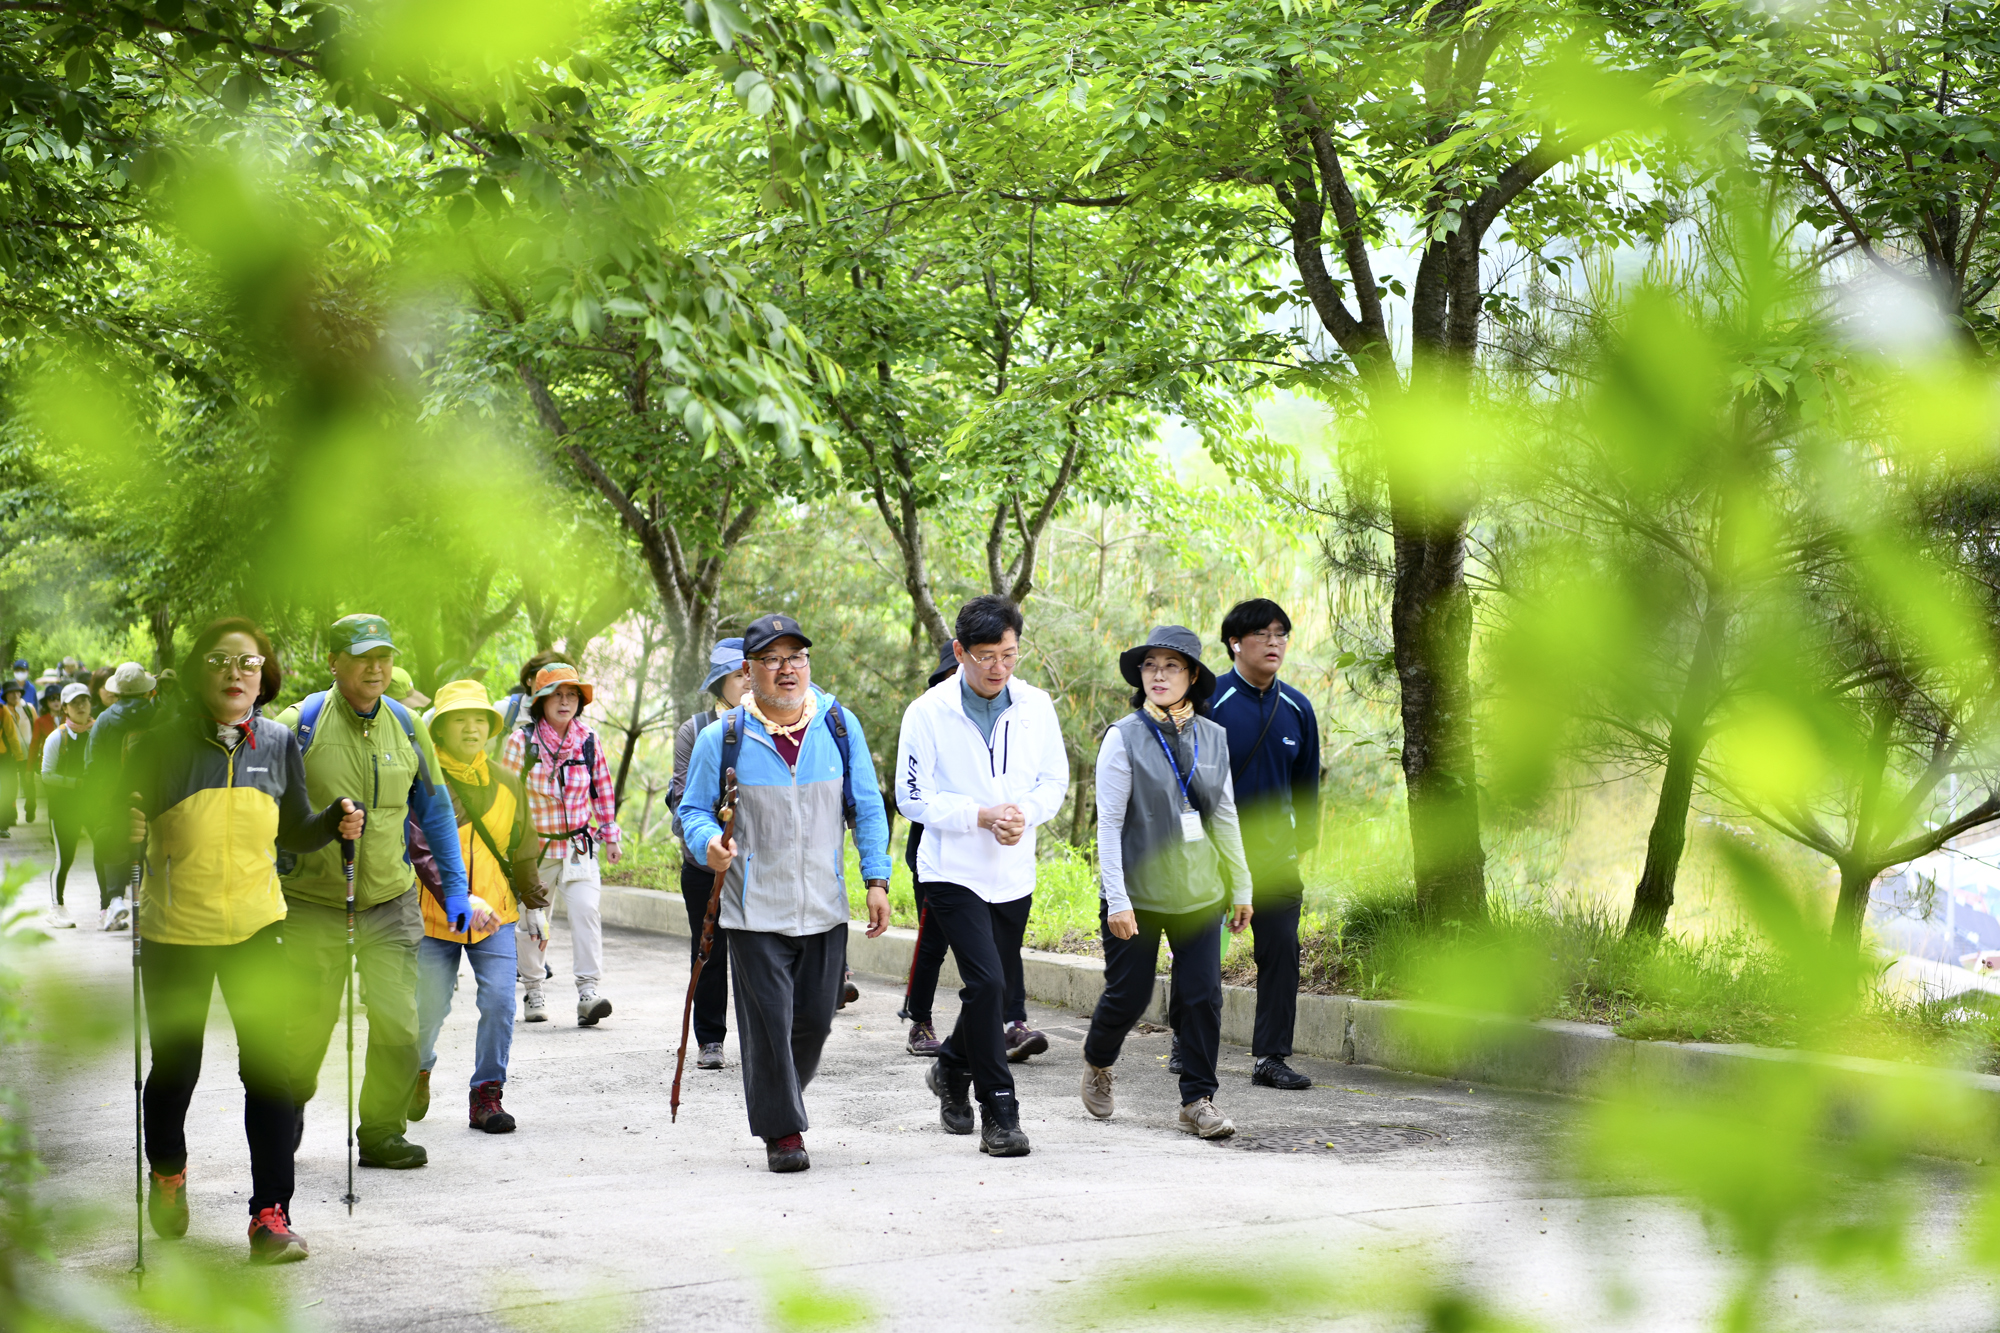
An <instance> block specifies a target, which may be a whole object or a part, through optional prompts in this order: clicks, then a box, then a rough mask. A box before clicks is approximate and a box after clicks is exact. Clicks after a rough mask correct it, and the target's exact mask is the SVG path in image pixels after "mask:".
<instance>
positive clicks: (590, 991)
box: [576, 986, 611, 1028]
mask: <svg viewBox="0 0 2000 1333" xmlns="http://www.w3.org/2000/svg"><path fill="white" fill-rule="evenodd" d="M609 1017H611V1001H609V1000H607V999H605V998H604V997H603V996H602V995H599V994H598V993H597V987H595V986H585V987H583V989H581V990H579V991H578V992H577V993H576V1025H577V1026H578V1027H580V1028H594V1027H596V1026H597V1020H598V1019H600V1018H609Z"/></svg>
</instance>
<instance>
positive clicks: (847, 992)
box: [834, 967, 861, 1009]
mask: <svg viewBox="0 0 2000 1333" xmlns="http://www.w3.org/2000/svg"><path fill="white" fill-rule="evenodd" d="M860 998H861V988H860V987H859V986H857V985H855V984H854V969H853V968H851V967H850V968H848V969H847V975H846V976H845V977H843V978H842V979H841V982H840V1003H839V1004H837V1005H835V1006H834V1008H836V1009H845V1008H846V1007H847V1006H848V1005H850V1004H853V1003H855V1002H856V1001H857V1000H859V999H860Z"/></svg>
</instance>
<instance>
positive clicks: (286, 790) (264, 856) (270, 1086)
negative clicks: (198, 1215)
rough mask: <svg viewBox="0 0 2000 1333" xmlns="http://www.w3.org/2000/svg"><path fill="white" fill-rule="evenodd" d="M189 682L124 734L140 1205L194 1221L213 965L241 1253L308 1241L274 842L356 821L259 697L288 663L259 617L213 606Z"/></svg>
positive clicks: (188, 669) (160, 1224)
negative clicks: (236, 1161)
mask: <svg viewBox="0 0 2000 1333" xmlns="http://www.w3.org/2000/svg"><path fill="white" fill-rule="evenodd" d="M181 675H182V679H183V680H184V681H185V682H186V686H187V697H186V699H185V702H184V704H183V705H182V706H180V707H178V708H177V709H176V710H175V712H174V713H173V714H172V715H171V716H169V717H166V718H164V719H162V720H161V722H160V723H159V725H157V726H155V727H153V728H152V730H150V731H148V732H147V733H146V734H145V735H144V736H143V737H141V738H139V739H138V740H137V741H136V742H135V743H134V745H133V749H132V753H131V755H130V757H129V758H128V760H127V764H126V776H127V778H128V779H129V780H130V781H129V784H128V785H129V786H130V787H131V788H132V790H131V793H130V795H129V798H128V799H129V800H130V802H131V807H132V808H131V813H130V820H131V836H132V840H133V842H134V843H135V844H139V845H143V847H144V848H145V858H144V875H143V880H142V888H141V890H140V894H139V903H138V920H137V922H136V926H135V934H136V935H137V936H138V937H139V938H140V939H141V940H142V941H143V942H142V944H141V945H140V957H139V970H140V976H141V985H142V987H143V990H144V994H145V1003H146V1033H147V1037H148V1039H149V1042H150V1044H151V1047H152V1056H153V1060H152V1069H151V1072H150V1073H149V1074H148V1076H147V1078H146V1083H145V1092H144V1140H145V1157H146V1161H147V1163H148V1164H149V1166H150V1168H151V1179H150V1182H149V1185H148V1189H147V1200H146V1212H147V1214H148V1215H149V1217H150V1218H151V1221H152V1224H153V1230H154V1231H155V1232H156V1233H158V1234H159V1235H161V1236H164V1237H168V1238H170V1239H171V1238H174V1237H178V1236H182V1235H185V1234H186V1233H187V1229H188V1219H189V1208H188V1195H187V1176H188V1149H187V1137H186V1134H185V1131H184V1126H185V1123H186V1119H187V1110H188V1102H189V1100H190V1098H191V1097H192V1096H193V1094H194V1088H195V1082H196V1080H197V1078H198V1077H199V1076H200V1073H201V1055H202V1034H203V1030H204V1028H205V1027H206V1025H207V1021H208V1007H209V996H210V993H211V992H212V991H213V990H214V988H215V985H216V983H217V982H218V981H219V982H220V983H221V985H222V1000H223V1003H224V1004H225V1005H226V1006H227V1007H228V1009H229V1017H230V1021H231V1023H232V1024H233V1025H234V1027H235V1029H236V1043H237V1047H238V1050H239V1056H238V1074H239V1076H240V1077H241V1078H242V1080H243V1127H244V1133H245V1135H246V1137H247V1138H248V1139H249V1146H250V1199H249V1204H250V1257H251V1259H252V1260H253V1261H255V1262H260V1263H289V1262H293V1261H296V1260H299V1259H303V1258H305V1257H306V1253H307V1251H306V1243H305V1240H304V1239H303V1238H302V1237H300V1236H299V1234H298V1233H297V1232H295V1231H293V1230H292V1226H291V1198H292V1120H293V1111H292V1095H291V1088H290V1086H289V1084H288V1082H287V1080H286V1075H285V1069H286V1055H285V1050H284V1033H285V1018H286V1013H287V1004H286V1001H285V997H286V996H287V995H288V994H289V993H290V987H289V986H288V985H287V983H286V964H285V954H284V949H283V946H282V944H281V943H280V942H279V936H280V932H281V928H282V923H283V921H284V917H285V897H284V894H283V892H282V891H281V890H280V888H279V884H278V874H277V870H276V867H275V865H274V861H275V857H274V855H273V847H274V846H276V847H280V848H283V849H285V850H286V851H291V852H300V853H303V852H310V851H314V850H316V849H318V848H320V847H323V846H325V845H326V843H327V842H328V841H330V840H331V839H333V838H336V837H339V838H346V839H352V838H356V837H359V836H360V835H361V829H362V823H363V818H364V816H363V812H362V809H361V806H360V805H359V803H357V802H355V801H350V800H346V799H342V800H338V801H335V802H333V803H331V804H329V805H328V806H327V808H326V809H324V810H321V811H319V812H318V813H314V812H313V811H312V809H311V807H310V806H309V805H308V804H307V800H306V776H305V765H304V762H303V760H302V759H301V757H300V752H299V744H298V741H297V739H296V738H295V737H294V736H293V735H292V733H291V732H290V731H289V730H287V729H286V728H284V727H282V726H279V725H278V724H277V723H276V722H273V721H271V720H269V719H267V718H265V717H263V716H261V715H260V713H259V711H258V710H259V708H260V707H261V706H262V705H264V704H265V703H268V702H269V701H270V700H271V699H272V698H273V697H274V696H275V695H276V694H277V692H278V686H279V684H280V682H281V680H282V673H281V672H280V670H279V667H278V658H277V655H276V653H275V652H273V650H272V648H271V641H270V639H269V638H268V637H266V636H265V634H264V632H263V631H262V630H261V629H259V628H258V627H257V626H256V625H255V624H254V623H253V622H251V621H249V620H244V619H241V618H231V619H226V620H218V621H215V622H214V623H213V624H211V625H209V626H208V627H207V628H206V629H204V630H202V632H201V633H200V634H199V635H197V636H196V637H195V641H194V645H193V647H192V648H191V649H190V650H189V652H188V656H187V659H186V662H185V663H184V665H183V667H182V672H181Z"/></svg>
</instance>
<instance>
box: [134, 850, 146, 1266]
mask: <svg viewBox="0 0 2000 1333" xmlns="http://www.w3.org/2000/svg"><path fill="white" fill-rule="evenodd" d="M145 851H146V849H145V847H144V846H143V845H142V846H141V847H140V848H139V858H138V859H137V860H135V861H133V862H132V1239H133V1242H134V1244H135V1246H136V1248H137V1251H138V1256H139V1257H138V1259H137V1261H136V1262H135V1263H133V1265H132V1276H133V1278H134V1279H135V1281H136V1284H137V1285H138V1286H140V1287H144V1286H145V1285H146V1076H145V1058H144V1056H143V1055H142V1054H141V1053H140V1050H139V1047H140V1042H141V1040H142V1038H141V1035H140V1028H141V1027H142V1026H143V1025H144V1019H143V1017H142V1016H141V1012H140V1007H139V892H140V888H141V886H142V883H143V881H144V878H145V873H146V859H145Z"/></svg>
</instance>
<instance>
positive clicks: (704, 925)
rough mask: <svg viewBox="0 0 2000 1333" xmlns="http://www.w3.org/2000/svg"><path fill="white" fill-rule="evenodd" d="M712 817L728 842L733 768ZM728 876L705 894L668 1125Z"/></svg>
mask: <svg viewBox="0 0 2000 1333" xmlns="http://www.w3.org/2000/svg"><path fill="white" fill-rule="evenodd" d="M715 813H716V814H717V815H718V816H720V818H721V820H722V832H720V833H718V834H716V836H717V837H718V838H721V839H722V840H723V841H724V842H728V841H729V832H730V830H731V829H733V828H734V827H735V826H736V770H735V769H733V768H731V769H727V770H725V771H724V772H723V775H722V806H721V808H720V809H718V810H717V811H716V812H715ZM728 874H729V872H728V871H727V870H718V871H716V872H715V884H714V886H713V887H712V888H710V889H709V891H708V910H707V911H706V912H703V913H702V917H701V942H700V945H699V946H698V947H697V948H696V950H695V955H694V966H693V967H692V968H690V969H688V993H687V1002H686V1003H685V1004H683V1005H682V1006H681V1045H680V1049H679V1050H678V1051H676V1052H674V1086H673V1091H672V1092H670V1093H669V1094H668V1096H667V1120H668V1122H669V1123H671V1122H673V1121H676V1120H678V1119H680V1114H681V1072H682V1071H683V1070H684V1069H686V1068H687V1055H688V1020H689V1019H691V1018H692V1017H693V1016H694V988H695V986H696V984H698V983H699V982H700V981H701V969H702V968H703V967H705V966H707V964H708V955H709V951H710V950H712V949H713V948H714V947H715V918H716V914H717V913H718V912H720V911H721V909H722V881H723V879H724V878H725V877H726V876H727V875H728Z"/></svg>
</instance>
